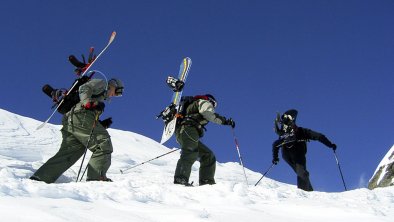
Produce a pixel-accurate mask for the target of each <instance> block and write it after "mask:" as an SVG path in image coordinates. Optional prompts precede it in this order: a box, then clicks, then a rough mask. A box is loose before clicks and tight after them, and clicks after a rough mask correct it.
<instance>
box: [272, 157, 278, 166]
mask: <svg viewBox="0 0 394 222" xmlns="http://www.w3.org/2000/svg"><path fill="white" fill-rule="evenodd" d="M278 163H279V158H278V157H274V158H273V159H272V164H275V165H277V164H278Z"/></svg>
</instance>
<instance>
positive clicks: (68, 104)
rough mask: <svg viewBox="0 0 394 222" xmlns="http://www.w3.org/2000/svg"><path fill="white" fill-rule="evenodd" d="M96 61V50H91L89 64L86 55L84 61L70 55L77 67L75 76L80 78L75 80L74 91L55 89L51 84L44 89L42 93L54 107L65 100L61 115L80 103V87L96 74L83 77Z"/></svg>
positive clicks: (61, 106)
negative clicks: (49, 99)
mask: <svg viewBox="0 0 394 222" xmlns="http://www.w3.org/2000/svg"><path fill="white" fill-rule="evenodd" d="M95 59H96V55H94V48H93V47H92V48H90V49H89V57H88V62H87V63H86V60H85V57H84V55H82V61H79V60H78V59H77V58H76V57H75V56H74V55H70V56H69V57H68V60H69V61H70V63H71V64H72V65H74V66H75V67H76V69H75V70H74V71H75V74H76V75H77V76H78V77H79V78H77V79H75V81H74V83H73V84H72V87H71V88H72V90H71V91H69V90H67V89H64V88H62V89H54V88H52V87H51V86H50V85H49V84H46V85H44V86H43V87H42V91H43V92H44V93H45V94H46V95H47V96H49V97H50V98H52V101H53V102H54V104H53V106H52V108H53V107H56V106H58V105H59V104H60V102H61V101H62V100H63V103H62V104H61V105H60V106H59V107H58V109H57V111H58V112H59V113H61V114H66V113H67V112H68V111H70V110H71V109H72V108H73V107H74V106H75V105H76V104H77V103H79V102H80V98H79V92H78V90H79V87H80V86H82V85H83V84H85V83H87V82H89V80H90V79H92V77H93V75H94V72H92V73H91V74H90V75H89V76H87V75H83V76H82V73H84V72H85V70H86V69H87V68H88V67H89V65H90V64H91V63H92V62H93V61H94V60H95Z"/></svg>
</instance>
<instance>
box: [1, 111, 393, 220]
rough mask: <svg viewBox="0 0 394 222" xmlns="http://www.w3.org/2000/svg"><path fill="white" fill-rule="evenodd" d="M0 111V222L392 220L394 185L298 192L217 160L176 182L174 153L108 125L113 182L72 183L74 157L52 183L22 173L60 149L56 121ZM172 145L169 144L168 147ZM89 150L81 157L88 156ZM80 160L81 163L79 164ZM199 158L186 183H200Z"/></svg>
mask: <svg viewBox="0 0 394 222" xmlns="http://www.w3.org/2000/svg"><path fill="white" fill-rule="evenodd" d="M40 123H41V122H39V121H36V120H33V119H30V118H26V117H22V116H18V115H15V114H12V113H9V112H7V111H4V110H1V109H0V141H1V143H0V215H1V221H29V222H31V221H51V222H52V221H108V220H111V221H141V222H154V221H160V222H161V221H163V222H166V221H168V222H170V221H171V222H174V221H175V222H177V221H185V220H186V221H191V222H194V221H204V222H207V221H208V222H210V221H226V222H233V221H234V222H235V221H237V222H240V221H256V220H258V221H278V222H281V221H286V222H288V221H289V220H291V221H303V222H308V221H311V222H312V221H313V222H316V221H322V222H324V221H330V222H332V221H337V222H338V221H339V222H340V221H344V222H345V221H346V222H352V221H357V222H363V221H365V222H371V221H374V222H375V221H390V222H391V221H393V220H394V187H389V188H380V189H375V190H373V191H371V190H368V189H357V190H352V191H347V192H340V193H325V192H304V191H302V190H299V189H297V188H296V187H295V186H293V185H288V184H284V183H280V182H277V181H274V180H271V179H269V178H264V179H263V180H262V181H261V182H260V184H259V185H258V186H256V187H255V186H254V183H256V182H257V180H258V179H259V178H260V177H261V174H260V173H256V172H253V171H250V170H248V169H246V173H247V176H248V179H249V181H250V185H249V186H247V185H246V184H245V182H244V181H245V179H244V176H243V171H242V167H241V166H240V165H239V164H238V163H232V162H230V163H218V164H217V169H216V182H217V184H216V185H213V186H210V185H206V186H201V187H183V186H180V185H174V184H173V183H172V182H173V173H174V170H175V165H176V162H177V160H178V158H179V151H176V152H174V153H171V154H169V155H166V156H163V157H161V158H160V159H157V160H153V161H151V162H150V163H146V164H143V165H141V166H139V167H136V168H133V169H131V170H128V171H125V173H124V174H121V173H120V170H121V169H122V170H125V169H127V168H128V167H131V166H134V165H136V164H139V163H142V162H144V161H147V160H149V159H152V158H155V157H157V156H159V155H162V154H164V153H167V152H169V151H171V149H169V148H167V147H165V146H162V145H160V144H159V143H158V142H156V141H154V140H152V139H149V138H147V137H144V136H142V135H139V134H136V133H132V132H127V131H122V130H115V129H110V130H109V132H110V134H111V137H112V141H113V145H114V153H113V156H112V166H111V168H110V170H109V172H108V176H109V177H110V178H111V179H113V180H114V181H115V182H112V183H107V182H78V183H75V182H74V181H75V178H76V175H77V172H78V169H79V167H80V164H81V161H78V162H77V163H76V164H75V165H74V166H73V167H71V168H70V169H69V170H67V171H66V172H65V173H64V175H62V176H61V177H60V178H59V179H58V181H57V182H56V183H54V184H45V183H42V182H37V181H31V180H29V179H27V178H28V177H29V176H31V175H32V174H33V172H35V170H36V169H37V168H38V167H40V166H41V165H42V164H43V163H44V162H45V161H46V160H47V159H48V158H50V157H51V156H52V155H53V154H54V153H56V152H57V151H58V149H59V146H60V142H61V134H60V131H59V130H60V128H61V126H56V125H51V124H47V126H46V127H44V128H43V129H41V130H39V131H36V130H35V128H36V127H37V126H38V125H39V124H40ZM172 149H175V148H172ZM90 155H91V154H90V152H88V154H87V158H90ZM85 163H86V162H85ZM198 167H199V164H198V162H197V163H196V164H195V165H193V169H192V176H191V181H195V183H197V182H198Z"/></svg>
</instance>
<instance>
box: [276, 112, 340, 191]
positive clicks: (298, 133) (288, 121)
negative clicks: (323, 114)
mask: <svg viewBox="0 0 394 222" xmlns="http://www.w3.org/2000/svg"><path fill="white" fill-rule="evenodd" d="M297 114H298V112H297V110H295V109H291V110H288V111H286V112H285V113H284V114H283V115H282V116H280V115H279V114H278V116H277V118H276V119H275V132H276V133H277V134H278V135H279V139H278V140H276V141H275V142H274V143H273V145H272V153H273V159H272V163H273V164H275V165H276V164H278V162H279V158H278V153H279V148H280V147H282V157H283V159H284V160H285V161H286V162H287V164H289V165H290V167H291V168H292V169H293V170H294V172H295V173H296V174H297V187H298V188H299V189H302V190H305V191H313V187H312V185H311V182H310V181H309V172H308V171H307V169H306V153H307V145H306V142H308V141H309V140H318V141H319V142H321V143H323V144H324V145H326V146H327V147H330V148H331V149H333V150H336V148H337V146H336V145H335V144H333V143H331V142H330V140H328V139H327V137H326V136H324V135H323V134H321V133H318V132H315V131H312V130H310V129H307V128H302V127H298V126H297V125H296V118H297ZM278 123H280V125H281V126H280V127H279V126H278Z"/></svg>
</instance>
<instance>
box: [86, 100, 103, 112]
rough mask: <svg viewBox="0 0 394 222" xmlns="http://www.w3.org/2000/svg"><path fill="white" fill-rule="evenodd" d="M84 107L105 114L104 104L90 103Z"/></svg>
mask: <svg viewBox="0 0 394 222" xmlns="http://www.w3.org/2000/svg"><path fill="white" fill-rule="evenodd" d="M82 107H83V108H85V109H87V110H97V111H100V112H103V111H104V108H105V104H104V103H103V102H97V101H96V102H92V101H88V102H86V103H85V104H84V105H83V106H82Z"/></svg>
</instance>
